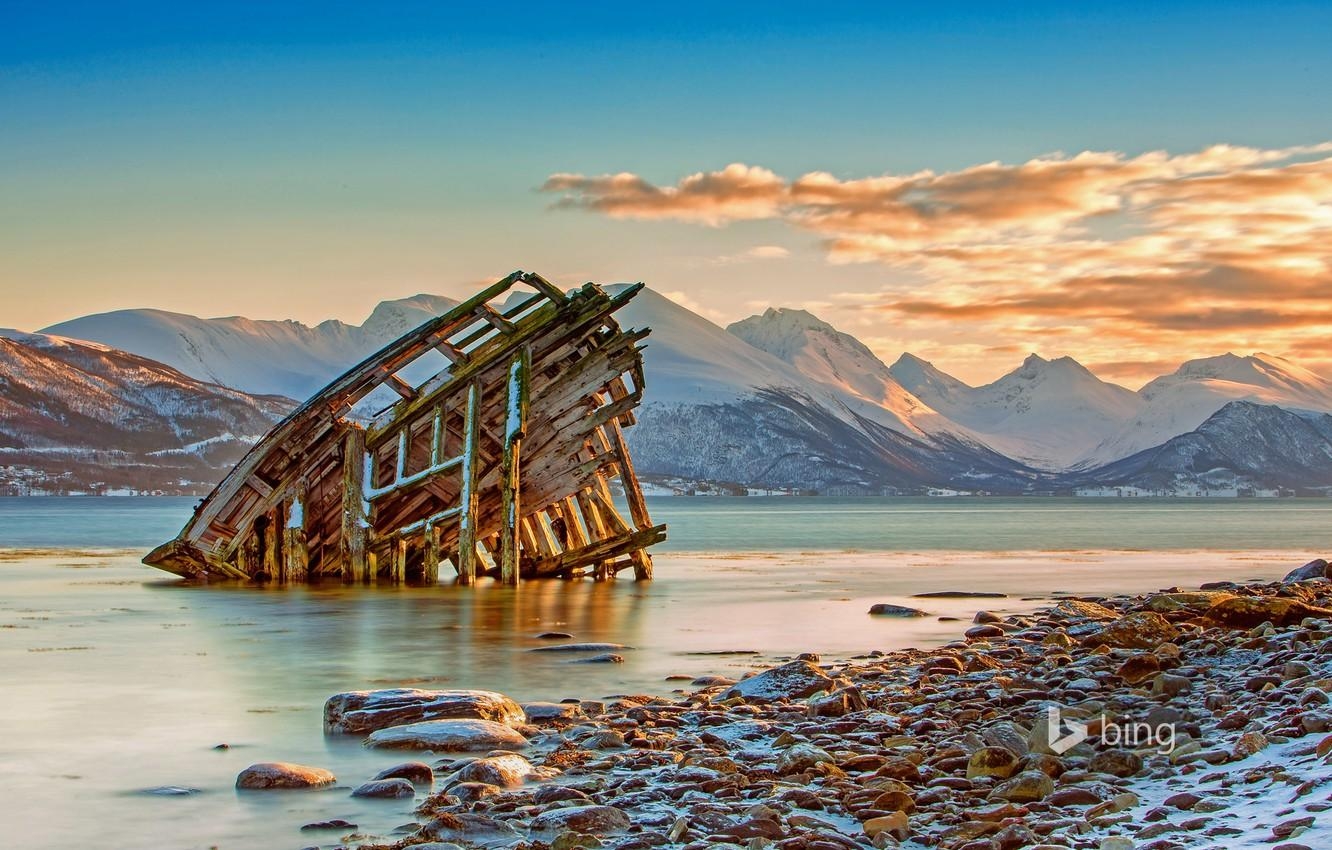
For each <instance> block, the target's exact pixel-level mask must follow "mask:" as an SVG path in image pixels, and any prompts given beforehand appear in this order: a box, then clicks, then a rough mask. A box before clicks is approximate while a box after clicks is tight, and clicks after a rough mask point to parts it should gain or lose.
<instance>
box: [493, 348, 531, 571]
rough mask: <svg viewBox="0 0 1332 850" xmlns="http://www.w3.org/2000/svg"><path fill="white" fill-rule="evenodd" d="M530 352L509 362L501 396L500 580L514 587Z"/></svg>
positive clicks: (519, 530) (516, 568) (516, 569)
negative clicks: (503, 409) (503, 406)
mask: <svg viewBox="0 0 1332 850" xmlns="http://www.w3.org/2000/svg"><path fill="white" fill-rule="evenodd" d="M531 369H532V352H531V351H530V350H529V349H527V348H523V349H521V350H520V351H519V352H518V355H517V356H516V357H514V358H513V360H512V362H510V363H509V380H508V384H507V388H508V389H507V392H506V394H505V418H504V452H503V454H502V455H501V456H500V522H501V528H500V580H501V581H503V582H504V583H505V584H513V585H516V584H518V553H519V551H520V545H519V539H518V538H519V535H520V534H521V528H520V527H519V526H520V522H519V520H520V517H521V515H522V506H521V504H520V502H521V486H522V482H521V474H522V473H521V470H522V462H521V454H522V442H523V433H524V431H525V430H526V428H527V406H528V403H529V397H528V383H529V382H528V374H529V373H530V372H531Z"/></svg>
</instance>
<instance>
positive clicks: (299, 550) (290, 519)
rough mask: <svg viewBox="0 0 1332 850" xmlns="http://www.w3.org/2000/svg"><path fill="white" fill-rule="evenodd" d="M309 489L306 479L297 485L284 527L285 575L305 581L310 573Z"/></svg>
mask: <svg viewBox="0 0 1332 850" xmlns="http://www.w3.org/2000/svg"><path fill="white" fill-rule="evenodd" d="M308 494H309V489H308V487H307V485H306V483H305V482H304V481H302V482H300V484H298V485H297V487H296V489H295V491H294V492H293V493H292V494H291V499H290V500H289V501H288V502H287V510H286V516H285V517H284V518H285V520H286V522H285V523H284V524H283V528H282V542H283V547H282V552H283V558H284V559H285V563H284V565H283V566H284V569H283V574H284V575H283V577H284V578H285V579H286V580H287V581H299V582H304V581H305V580H306V579H307V578H308V576H309V573H310V549H309V545H308V542H307V540H306V536H305V523H306V518H307V514H308V509H309V505H307V504H306V502H307V499H308Z"/></svg>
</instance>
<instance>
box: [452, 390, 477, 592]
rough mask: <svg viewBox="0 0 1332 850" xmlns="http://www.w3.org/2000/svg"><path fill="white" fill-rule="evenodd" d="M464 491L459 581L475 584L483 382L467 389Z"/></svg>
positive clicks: (461, 502)
mask: <svg viewBox="0 0 1332 850" xmlns="http://www.w3.org/2000/svg"><path fill="white" fill-rule="evenodd" d="M464 416H465V421H464V426H463V452H462V458H463V461H462V490H461V492H460V493H459V495H458V501H459V506H460V507H461V509H462V510H461V513H459V515H458V580H459V581H461V582H462V583H463V584H471V583H472V582H474V581H476V508H477V497H476V461H477V451H478V446H479V444H480V442H481V439H480V435H481V431H480V428H481V382H480V381H479V380H474V381H472V383H471V384H470V385H469V386H468V387H467V409H466V412H465V413H464Z"/></svg>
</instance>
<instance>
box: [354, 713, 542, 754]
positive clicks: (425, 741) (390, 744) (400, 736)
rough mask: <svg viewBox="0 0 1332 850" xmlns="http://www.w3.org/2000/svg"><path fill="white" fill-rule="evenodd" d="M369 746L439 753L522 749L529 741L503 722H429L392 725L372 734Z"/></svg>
mask: <svg viewBox="0 0 1332 850" xmlns="http://www.w3.org/2000/svg"><path fill="white" fill-rule="evenodd" d="M365 745H366V746H367V747H387V748H391V749H403V750H437V751H439V752H478V751H481V750H520V749H522V748H524V747H526V746H527V739H526V738H524V737H523V736H522V735H520V734H518V733H517V732H515V731H514V730H513V729H511V728H510V727H508V726H505V725H504V724H502V723H495V722H494V721H490V720H427V721H425V722H423V723H408V724H406V725H404V726H390V727H389V728H387V729H378V730H376V731H374V732H371V733H370V736H369V737H368V738H366V739H365Z"/></svg>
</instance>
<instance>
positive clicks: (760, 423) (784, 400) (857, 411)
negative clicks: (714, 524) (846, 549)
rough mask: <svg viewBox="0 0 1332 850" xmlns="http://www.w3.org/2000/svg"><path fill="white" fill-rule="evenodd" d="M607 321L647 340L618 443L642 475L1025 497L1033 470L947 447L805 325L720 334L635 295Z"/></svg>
mask: <svg viewBox="0 0 1332 850" xmlns="http://www.w3.org/2000/svg"><path fill="white" fill-rule="evenodd" d="M618 319H619V321H620V322H621V324H623V325H626V326H633V327H650V328H652V336H650V337H648V340H647V348H646V350H645V351H644V353H643V359H644V371H645V374H646V377H647V388H646V391H645V393H644V402H643V405H642V407H641V408H640V410H639V413H638V418H639V421H640V423H641V425H640V426H639V427H637V428H634V429H632V430H631V431H630V432H629V441H630V444H631V446H632V447H633V450H634V458H635V464H636V465H637V466H638V467H639V469H640V471H643V472H645V473H648V474H658V475H668V476H677V477H683V478H690V479H713V480H717V479H721V480H726V481H732V482H740V483H744V484H747V485H754V486H761V487H764V486H766V487H782V488H797V489H815V490H821V491H833V492H848V493H852V492H854V493H879V492H883V491H885V490H888V491H891V490H895V489H901V490H914V489H919V488H922V487H929V486H936V487H946V486H949V483H950V482H955V481H959V480H965V481H968V482H969V483H970V486H972V487H978V488H986V489H994V490H999V491H1004V492H1014V491H1017V490H1020V489H1021V488H1022V487H1024V486H1025V485H1026V481H1027V478H1026V476H1027V475H1028V473H1029V472H1030V470H1025V469H1024V468H1023V467H1022V466H1021V464H1016V463H1014V462H1012V461H1010V460H1009V459H1007V458H1005V457H1002V456H1000V455H998V454H996V453H994V452H992V451H990V450H989V449H987V448H986V447H985V446H983V445H979V444H978V443H976V442H974V441H971V440H969V439H966V438H965V436H964V435H960V434H958V433H954V432H960V431H962V429H959V428H957V427H956V426H955V425H953V424H952V423H949V422H947V421H945V420H943V418H942V417H939V416H938V415H937V414H936V413H934V412H933V411H931V410H929V408H928V407H926V406H925V405H922V404H920V403H919V401H918V400H916V399H915V398H914V397H911V396H910V394H909V393H906V392H905V391H903V390H902V389H901V388H900V387H898V386H896V382H895V381H893V380H892V378H891V377H890V376H888V375H887V368H886V367H884V366H883V364H882V362H881V361H879V360H878V358H877V357H875V356H874V355H873V354H872V353H871V352H869V350H868V349H866V348H865V347H864V346H863V345H861V344H860V343H859V342H858V341H856V340H855V339H854V338H852V337H850V336H848V335H846V334H841V333H840V332H838V331H836V330H835V329H833V328H832V327H831V326H830V325H827V324H826V323H824V322H821V321H819V320H818V319H816V318H815V317H813V316H811V315H810V314H808V313H803V311H786V310H784V311H777V310H774V311H769V312H768V313H766V314H764V315H763V316H758V317H755V318H754V320H746V322H742V323H740V326H739V327H736V326H732V328H731V329H730V330H729V332H728V330H724V329H722V328H721V327H719V326H717V325H715V324H713V323H712V322H710V321H708V320H707V319H705V318H703V317H702V316H699V315H698V314H696V313H693V312H692V311H690V310H688V309H686V308H684V307H682V306H680V305H679V304H676V303H675V302H673V301H671V300H670V299H668V298H666V297H664V296H662V295H661V294H659V293H656V292H653V291H652V290H650V289H645V290H643V291H642V292H640V293H639V294H638V296H637V297H635V298H634V300H633V301H631V302H629V304H628V306H626V307H625V308H624V309H623V310H622V311H621V312H620V313H619V314H618ZM751 341H752V342H757V343H760V344H759V345H755V344H751ZM874 364H877V367H875V365H874ZM863 368H877V372H876V373H875V374H874V375H872V376H870V377H864V376H859V375H858V374H857V371H858V370H860V369H863ZM924 422H929V423H930V424H931V425H937V428H935V429H934V430H933V431H927V430H925V429H924V428H922V427H921V425H922V423H924Z"/></svg>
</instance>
